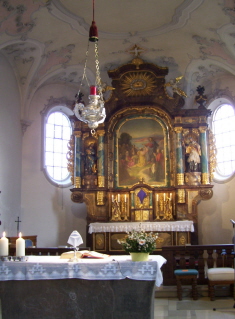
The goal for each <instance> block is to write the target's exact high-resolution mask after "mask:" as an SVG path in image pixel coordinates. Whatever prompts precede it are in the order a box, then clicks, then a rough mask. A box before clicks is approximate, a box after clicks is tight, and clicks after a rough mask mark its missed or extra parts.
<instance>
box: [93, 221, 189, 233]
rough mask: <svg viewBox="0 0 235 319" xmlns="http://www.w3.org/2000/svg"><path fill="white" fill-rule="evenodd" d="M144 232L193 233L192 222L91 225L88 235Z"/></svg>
mask: <svg viewBox="0 0 235 319" xmlns="http://www.w3.org/2000/svg"><path fill="white" fill-rule="evenodd" d="M140 229H142V230H144V231H190V232H194V226H193V221H191V220H183V221H175V222H144V223H138V222H133V223H118V222H116V223H91V224H90V225H89V233H90V234H92V233H109V232H116V233H118V232H129V231H132V230H140Z"/></svg>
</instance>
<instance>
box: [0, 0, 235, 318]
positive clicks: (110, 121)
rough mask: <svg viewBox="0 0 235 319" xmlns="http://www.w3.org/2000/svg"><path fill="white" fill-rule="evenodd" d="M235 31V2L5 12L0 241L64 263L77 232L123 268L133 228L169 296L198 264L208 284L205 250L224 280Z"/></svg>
mask: <svg viewBox="0 0 235 319" xmlns="http://www.w3.org/2000/svg"><path fill="white" fill-rule="evenodd" d="M234 23H235V2H234V1H233V0H217V1H214V0H167V1H156V0H111V1H110V0H96V1H95V0H93V1H92V0H86V1H84V0H36V1H35V0H24V1H22V0H7V1H1V0H0V35H1V36H0V70H1V72H0V83H1V85H0V97H1V98H0V234H1V236H2V234H3V233H4V234H5V235H6V237H8V238H9V243H10V245H12V247H13V248H14V249H15V243H16V242H15V241H16V239H17V238H18V236H19V232H20V233H21V234H22V236H23V238H28V239H29V240H31V245H32V246H33V248H32V249H37V247H40V249H41V250H40V252H41V251H43V249H44V251H49V250H50V249H51V251H52V249H53V248H54V249H57V250H58V251H59V252H65V251H66V249H67V247H68V246H69V243H68V239H69V237H70V235H71V234H72V232H74V231H77V232H78V233H79V234H80V235H81V238H82V244H81V241H80V244H81V247H86V249H91V250H92V251H96V252H98V253H101V254H109V255H117V256H118V257H119V258H122V257H123V256H122V255H123V252H124V251H123V249H122V246H121V244H120V243H121V241H122V240H123V238H124V237H125V236H126V232H127V231H132V230H133V229H135V230H136V229H137V228H138V229H141V230H144V231H147V232H153V233H154V234H155V235H156V249H155V252H154V255H156V256H153V259H154V258H155V259H156V258H160V257H159V256H158V255H162V256H163V257H164V258H166V259H167V260H168V262H167V263H166V265H164V271H163V282H164V284H165V285H168V286H172V285H174V286H175V287H176V278H175V276H174V269H175V268H176V266H177V267H178V268H184V267H187V268H194V266H195V265H197V269H198V272H199V275H198V280H197V282H198V284H199V285H201V287H203V285H206V284H207V278H206V277H204V270H205V265H204V263H203V260H204V255H203V252H204V251H207V258H208V259H207V265H208V267H209V268H210V267H213V262H214V261H213V258H214V257H213V256H214V253H215V252H217V258H218V259H217V265H219V266H226V265H227V266H228V267H230V268H231V267H232V266H233V265H232V263H233V258H234V257H233V252H232V247H233V245H232V243H233V236H234V231H235V227H234V225H235V222H234V220H235V212H234V207H235V196H234V191H233V187H235V178H234V176H235V175H234V174H235V169H234V167H235V166H234V163H235V154H234V149H235V142H234V141H235V139H234V138H233V135H232V134H234V122H233V121H234V108H235V104H234V103H235V32H234ZM224 106H225V107H228V108H229V107H230V110H232V111H231V112H232V113H231V119H232V120H231V121H230V122H231V126H230V128H229V129H227V128H225V127H223V126H222V125H221V127H219V129H220V131H221V132H222V131H223V130H224V131H223V132H222V133H221V135H220V136H222V135H223V134H224V135H223V138H224V140H223V142H221V141H220V140H219V138H218V137H217V139H216V137H215V127H216V124H215V118H216V114H218V113H217V111H218V109H220V110H222V107H224ZM223 110H224V109H223ZM224 113H226V112H224ZM53 114H54V115H55V116H54V117H53V116H52V115H53ZM58 114H59V115H58ZM61 114H62V115H63V116H62V115H61ZM56 116H62V117H63V121H64V118H66V119H67V120H66V121H67V122H66V121H65V122H66V123H69V124H66V125H67V126H66V125H65V124H63V125H65V126H66V129H65V128H64V127H65V126H63V125H62V124H58V123H59V122H56V121H57V117H56ZM220 116H221V118H222V119H223V118H225V117H227V118H229V116H228V114H221V112H220ZM62 117H61V118H62ZM52 118H53V121H54V122H50V121H52V120H51V119H52ZM58 118H59V117H58ZM49 119H50V120H49ZM61 121H62V120H61ZM65 122H63V123H65ZM221 123H222V122H221ZM50 125H51V126H50ZM62 126H63V129H64V131H63V132H67V133H66V134H67V135H66V134H65V133H63V134H64V135H63V134H62V133H61V132H62V131H59V129H58V131H57V128H59V127H60V128H61V127H62ZM48 127H53V130H52V131H50V130H49V129H48ZM226 129H227V130H226ZM217 130H218V125H217ZM225 131H226V133H224V132H225ZM68 132H69V134H68ZM217 132H218V131H217ZM50 134H51V135H50ZM226 134H227V135H226ZM62 135H63V137H62ZM65 135H66V136H67V137H66V138H64V136H65ZM68 136H69V137H68ZM226 136H228V137H227V138H226ZM219 142H220V149H219V150H218V145H219V144H218V143H219ZM223 143H224V147H225V148H224V149H223ZM221 145H222V146H221ZM226 147H229V150H230V153H228V152H227V151H226V150H227V149H228V148H226ZM221 149H222V151H221ZM223 150H224V151H223ZM231 153H232V154H231ZM58 154H59V155H58ZM61 154H62V155H61ZM58 156H59V157H58ZM58 159H59V160H58ZM221 163H222V164H223V165H224V166H223V167H224V171H223V172H224V173H223V172H222V171H221V170H220V169H219V168H221V167H222V166H219V165H222V164H221ZM226 163H227V164H226ZM226 165H227V167H226ZM58 167H59V170H58ZM229 168H231V169H230V170H229ZM58 171H59V172H60V174H61V175H60V174H57V172H58ZM228 172H229V173H228ZM135 227H137V228H135ZM195 245H197V247H198V248H197V249H196V250H195V249H194V247H196V246H195ZM226 245H228V246H226ZM174 246H176V247H177V248H175V249H174ZM212 246H213V247H212ZM226 247H227V248H228V250H227V254H226V256H224V255H225V253H224V250H223V249H222V248H226ZM10 248H11V247H10ZM48 249H49V250H48ZM59 249H61V250H59ZM38 251H39V250H38ZM195 252H196V253H195ZM182 256H183V257H182ZM185 256H190V257H187V258H188V259H187V258H186V259H187V260H186V259H185ZM195 256H196V257H195ZM221 256H222V257H221ZM74 258H75V257H74ZM168 258H169V259H168ZM194 258H196V259H194ZM155 259H154V260H155ZM117 260H119V259H117ZM120 260H121V259H120ZM169 260H174V262H175V264H172V263H170V262H169ZM112 261H113V262H114V261H116V260H112ZM192 265H193V266H192ZM119 266H120V265H119ZM191 266H192V267H191ZM17 267H21V265H20V263H19V264H18V266H17ZM174 267H175V268H174ZM158 271H159V269H158ZM84 272H85V271H84ZM198 272H196V275H197V274H198ZM0 276H3V274H2V273H1V274H0ZM193 276H194V277H193V278H194V279H193V280H195V278H196V277H195V273H193ZM1 278H2V277H1ZM110 278H111V277H110ZM151 278H152V277H151ZM40 279H42V278H40ZM111 279H112V278H111ZM119 279H120V278H119ZM134 279H135V278H134ZM125 280H126V282H127V284H126V287H124V288H122V289H129V288H130V287H129V286H130V285H129V284H128V280H129V279H125ZM149 280H152V279H149ZM177 280H178V278H177ZM114 281H115V280H114ZM134 282H136V281H135V280H134ZM150 282H151V285H152V281H150ZM150 282H148V283H147V284H146V282H145V281H143V287H145V284H146V289H147V288H148V289H150V288H149V287H150ZM228 283H229V284H231V283H232V281H231V280H230V281H228V280H227V281H226V280H225V284H228ZM135 284H136V283H135ZM139 284H140V283H139ZM194 284H195V282H194V283H193V285H194ZM24 285H25V287H26V291H27V285H28V282H27V283H24ZM46 285H47V283H45V290H46V289H47V288H46ZM91 285H92V283H91ZM100 285H101V286H97V287H96V286H95V285H94V287H93V288H92V289H97V294H100V298H101V299H102V300H103V297H102V289H103V288H105V289H107V290H105V291H106V292H107V291H108V295H109V297H110V300H111V294H109V289H110V287H109V286H108V287H106V285H105V284H104V283H103V282H102V280H101V283H100ZM136 285H137V286H138V284H136ZM180 285H181V284H180V283H179V286H178V282H177V293H179V289H180V288H179V287H180ZM3 287H5V286H4V284H1V287H0V291H1V289H3ZM100 288H101V289H100ZM4 289H5V288H4ZM12 289H13V288H12ZM43 289H44V288H43ZM74 289H75V288H74ZM82 289H83V288H82ZM89 289H90V288H89ZM115 289H117V291H119V289H120V287H118V286H117V288H115ZM132 289H133V287H132ZM144 289H145V288H144ZM151 289H153V288H152V287H151ZM201 289H202V288H201ZM209 290H210V291H209V293H210V298H211V300H214V298H216V297H215V296H214V286H213V283H212V284H211V286H210V288H209ZM136 291H138V289H137V288H136ZM192 291H193V293H194V292H195V286H193V290H192ZM207 292H208V291H206V294H207ZM69 293H70V292H69ZM127 294H129V290H128V293H127ZM202 294H203V292H202ZM79 296H80V297H79V298H81V299H82V298H83V295H82V294H80V295H79ZM139 297H141V296H139ZM178 297H179V299H180V295H179V294H178ZM184 297H185V296H183V298H184ZM192 297H193V298H194V297H195V300H196V295H192ZM25 298H26V299H27V298H28V296H27V295H26V296H25ZM69 298H70V299H69V300H70V302H71V303H72V301H71V300H72V297H71V296H70V297H69ZM141 298H142V297H141ZM190 298H191V295H190ZM104 299H105V298H104ZM27 300H28V299H27ZM92 300H93V299H92V298H91V301H89V302H93V301H94V305H95V307H97V313H98V312H99V311H100V313H102V311H103V310H102V309H98V308H99V307H100V305H99V302H98V303H97V300H96V301H95V300H93V301H92ZM28 301H29V305H30V300H28ZM73 301H74V300H73ZM86 302H87V301H86ZM119 302H120V304H121V305H122V306H121V307H123V300H122V299H120V300H119ZM110 304H111V303H110ZM175 305H176V304H174V307H176V306H175ZM69 307H70V306H69ZM152 307H153V305H152V304H151V306H150V307H147V308H149V309H150V308H151V309H150V310H151V311H152V312H151V314H150V315H149V318H150V317H151V318H152V319H153V308H152ZM169 307H170V306H169ZM177 307H178V306H177ZM147 308H146V309H147ZM186 308H187V307H186ZM9 309H10V308H9ZM9 309H8V310H4V311H9ZM48 309H49V308H48ZM69 309H70V310H71V309H72V304H71V307H70V308H69ZM159 309H160V308H158V311H159ZM182 309H183V308H182ZM187 309H188V308H187ZM195 309H196V308H195ZM106 310H107V314H106V313H105V314H104V317H103V318H111V317H110V316H109V314H108V311H111V312H112V311H113V309H111V308H110V309H109V308H107V309H106ZM177 310H179V309H178V308H177ZM189 310H190V308H189ZM79 311H80V310H79ZM169 311H170V310H169ZM169 313H170V312H169ZM178 315H180V314H178ZM12 318H16V317H14V316H12ZM17 318H21V317H17ZM22 318H24V319H25V318H30V319H31V318H32V317H30V315H29V317H26V316H25V317H24V316H23V317H22ZM35 318H36V317H35ZM45 318H46V317H45ZM48 318H49V317H48ZM63 318H67V317H66V316H65V317H63ZM68 318H71V317H68ZM84 318H85V317H84ZM87 318H91V317H89V315H87ZM94 318H95V317H94ZM115 318H116V317H115ZM117 318H119V317H117ZM120 318H122V319H123V318H128V319H129V318H130V316H129V315H128V313H127V314H126V317H125V315H124V314H123V313H121V314H120ZM133 318H134V317H133ZM138 318H142V317H138ZM154 318H155V317H154ZM159 318H160V317H159ZM192 318H193V317H192ZM195 318H196V317H195ZM214 318H216V317H215V316H214ZM228 318H229V317H228ZM135 319H137V317H136V316H135Z"/></svg>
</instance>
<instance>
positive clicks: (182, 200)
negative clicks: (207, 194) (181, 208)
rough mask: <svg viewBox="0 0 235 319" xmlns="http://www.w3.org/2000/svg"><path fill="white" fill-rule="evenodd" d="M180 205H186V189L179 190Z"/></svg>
mask: <svg viewBox="0 0 235 319" xmlns="http://www.w3.org/2000/svg"><path fill="white" fill-rule="evenodd" d="M177 194H178V203H185V191H184V189H178V191H177Z"/></svg>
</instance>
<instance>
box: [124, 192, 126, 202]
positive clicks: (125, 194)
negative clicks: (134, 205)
mask: <svg viewBox="0 0 235 319" xmlns="http://www.w3.org/2000/svg"><path fill="white" fill-rule="evenodd" d="M124 198H125V199H124V200H125V203H126V194H125V197H124Z"/></svg>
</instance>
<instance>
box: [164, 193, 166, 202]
mask: <svg viewBox="0 0 235 319" xmlns="http://www.w3.org/2000/svg"><path fill="white" fill-rule="evenodd" d="M165 200H166V193H164V201H165Z"/></svg>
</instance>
